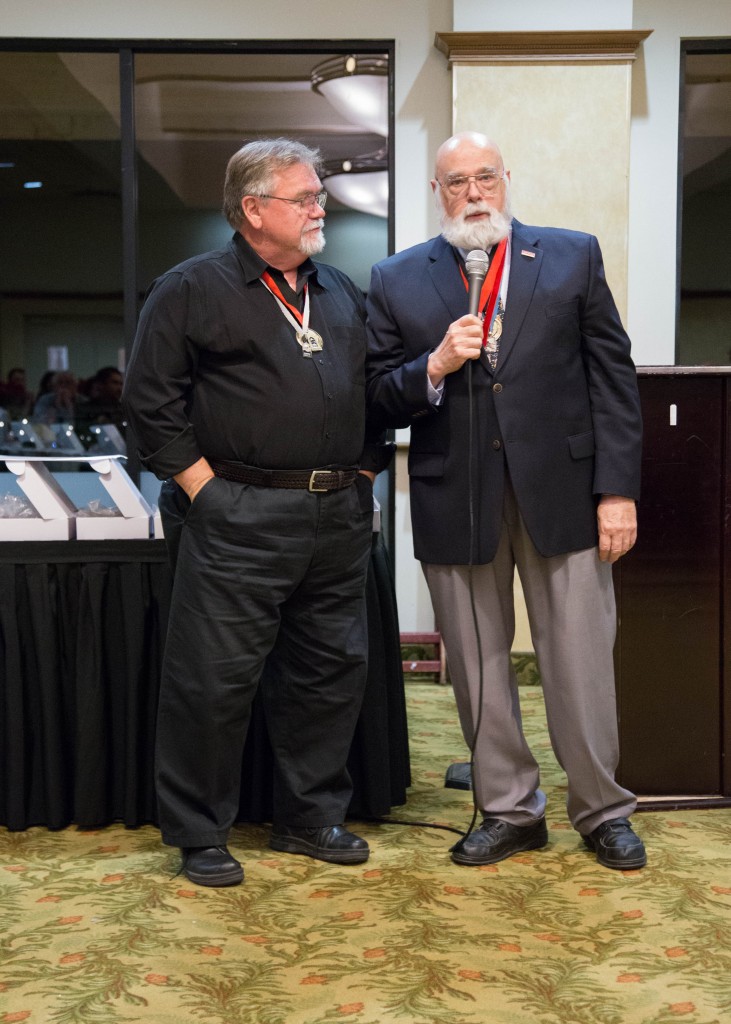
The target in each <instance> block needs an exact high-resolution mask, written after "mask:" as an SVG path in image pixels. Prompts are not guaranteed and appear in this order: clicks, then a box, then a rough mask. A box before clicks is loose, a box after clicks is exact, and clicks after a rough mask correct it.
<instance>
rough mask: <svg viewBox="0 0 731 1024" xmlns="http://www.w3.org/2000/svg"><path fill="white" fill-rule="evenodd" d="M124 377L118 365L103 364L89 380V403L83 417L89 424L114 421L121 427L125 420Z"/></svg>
mask: <svg viewBox="0 0 731 1024" xmlns="http://www.w3.org/2000/svg"><path fill="white" fill-rule="evenodd" d="M123 386H124V377H123V375H122V373H121V372H120V371H119V370H118V369H117V368H116V366H103V367H102V368H101V369H100V370H97V372H96V373H95V374H94V376H93V377H92V378H91V380H90V381H89V382H88V389H87V395H88V399H89V401H88V403H87V404H86V405H85V406H84V408H83V418H84V421H85V422H86V423H88V424H92V423H114V424H115V426H117V427H121V426H122V424H123V420H124V413H123V411H122V403H121V398H122V388H123Z"/></svg>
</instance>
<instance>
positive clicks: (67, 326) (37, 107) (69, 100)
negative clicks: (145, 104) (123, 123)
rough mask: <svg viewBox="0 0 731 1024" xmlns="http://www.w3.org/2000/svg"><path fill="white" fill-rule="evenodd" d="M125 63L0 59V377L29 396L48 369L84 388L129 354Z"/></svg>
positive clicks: (39, 56) (105, 56) (81, 57)
mask: <svg viewBox="0 0 731 1024" xmlns="http://www.w3.org/2000/svg"><path fill="white" fill-rule="evenodd" d="M118 64H119V58H118V55H117V54H110V53H30V52H5V53H0V223H2V248H1V249H0V282H2V283H1V285H0V288H1V289H2V290H1V292H0V343H1V345H2V349H1V351H2V366H1V367H0V375H1V376H2V378H3V381H5V379H6V378H7V375H8V373H9V372H10V371H11V370H13V369H16V368H23V369H24V370H25V378H26V384H27V388H28V390H29V391H31V392H37V390H38V388H39V386H40V381H41V378H42V376H43V375H44V373H45V372H46V371H47V370H48V369H49V367H55V368H57V369H63V370H68V371H70V372H71V373H73V374H74V375H75V376H76V377H77V378H78V380H79V381H80V382H82V383H81V387H82V388H83V387H84V384H83V382H84V381H85V380H86V379H88V378H89V377H91V376H92V375H93V374H94V373H95V372H96V370H97V369H99V368H100V367H102V366H105V365H107V364H110V365H113V366H116V365H117V364H118V361H119V357H120V350H123V349H124V335H123V328H122V258H121V252H122V248H121V173H120V113H119V75H118ZM5 399H6V400H7V395H5ZM0 404H2V402H0Z"/></svg>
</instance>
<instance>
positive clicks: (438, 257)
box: [429, 235, 469, 321]
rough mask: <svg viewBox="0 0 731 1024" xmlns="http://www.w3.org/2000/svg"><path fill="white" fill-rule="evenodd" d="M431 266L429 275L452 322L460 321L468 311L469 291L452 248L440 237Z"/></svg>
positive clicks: (435, 241)
mask: <svg viewBox="0 0 731 1024" xmlns="http://www.w3.org/2000/svg"><path fill="white" fill-rule="evenodd" d="M429 259H430V260H431V264H430V266H429V273H430V275H431V279H432V283H433V284H434V287H435V288H436V290H437V292H438V293H439V295H440V297H441V299H442V302H443V303H444V305H445V306H446V307H447V309H448V310H449V316H450V319H451V320H452V321H454V320H459V318H460V317H461V316H464V315H465V313H466V312H467V310H468V307H469V302H468V296H467V291H466V290H465V286H464V283H463V281H462V275H461V274H460V272H459V266H458V265H457V261H456V259H455V258H454V252H453V251H452V246H451V245H449V243H448V242H445V240H444V239H443V238H442V236H441V235H439V236H438V237H437V238H435V239H434V244H433V245H432V247H431V250H430V252H429Z"/></svg>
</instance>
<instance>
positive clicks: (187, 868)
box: [181, 846, 244, 886]
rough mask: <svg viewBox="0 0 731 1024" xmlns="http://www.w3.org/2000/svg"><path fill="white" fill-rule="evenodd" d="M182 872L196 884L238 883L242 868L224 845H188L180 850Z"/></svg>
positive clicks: (242, 872)
mask: <svg viewBox="0 0 731 1024" xmlns="http://www.w3.org/2000/svg"><path fill="white" fill-rule="evenodd" d="M181 853H182V854H183V874H184V875H185V877H186V878H189V879H190V881H191V882H195V884H196V885H211V886H224V885H238V884H239V882H243V880H244V869H243V868H242V867H241V865H240V864H239V862H238V861H237V860H236V858H235V857H232V856H231V854H230V853H229V852H228V850H227V849H226V847H225V846H190V847H187V848H185V849H183V850H181Z"/></svg>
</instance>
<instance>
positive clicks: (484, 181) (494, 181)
mask: <svg viewBox="0 0 731 1024" xmlns="http://www.w3.org/2000/svg"><path fill="white" fill-rule="evenodd" d="M504 177H505V172H504V171H503V172H502V173H501V174H498V173H497V171H483V172H482V173H480V174H453V175H450V176H449V177H448V178H445V179H444V181H439V180H437V185H439V187H440V188H443V189H444V191H445V192H448V193H449V195H450V196H454V197H455V198H456V197H457V196H461V195H464V194H465V193H466V192H468V191H469V187H470V182H471V181H474V183H475V185H476V186H477V189H478V191H479V192H480V194H481V195H483V196H491V195H494V194H495V192H497V190H498V185H499V184H500V182H501V181H502V180H503V178H504Z"/></svg>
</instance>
